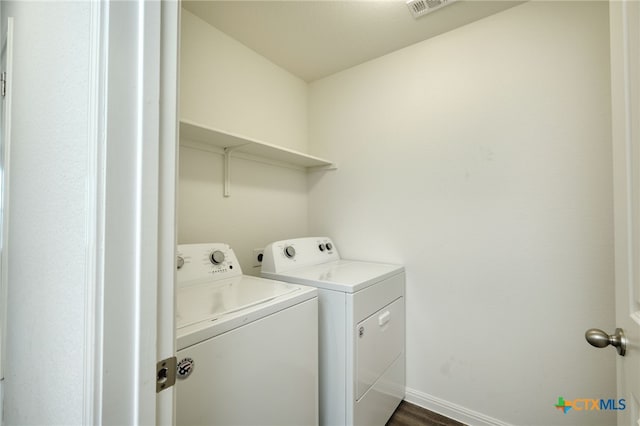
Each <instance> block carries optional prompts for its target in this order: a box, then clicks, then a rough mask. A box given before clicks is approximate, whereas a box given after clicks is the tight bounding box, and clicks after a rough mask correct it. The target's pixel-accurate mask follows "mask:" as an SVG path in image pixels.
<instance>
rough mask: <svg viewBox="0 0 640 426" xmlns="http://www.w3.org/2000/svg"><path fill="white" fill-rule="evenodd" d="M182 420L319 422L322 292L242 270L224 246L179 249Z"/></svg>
mask: <svg viewBox="0 0 640 426" xmlns="http://www.w3.org/2000/svg"><path fill="white" fill-rule="evenodd" d="M177 277H178V280H177V281H178V286H177V316H176V322H177V346H178V351H177V359H178V366H177V373H178V374H177V380H176V401H177V402H176V405H177V406H176V423H177V424H178V425H261V426H262V425H278V426H280V425H291V426H294V425H295V426H299V425H317V424H318V416H319V414H318V333H317V329H318V304H317V300H318V299H317V290H316V289H315V288H312V287H306V286H303V285H299V284H290V283H285V282H281V281H274V280H269V279H265V278H258V277H252V276H246V275H242V269H241V268H240V264H239V263H238V260H237V258H236V256H235V253H234V252H233V250H232V249H231V248H230V247H229V246H228V245H226V244H219V243H212V244H184V245H179V246H178V271H177Z"/></svg>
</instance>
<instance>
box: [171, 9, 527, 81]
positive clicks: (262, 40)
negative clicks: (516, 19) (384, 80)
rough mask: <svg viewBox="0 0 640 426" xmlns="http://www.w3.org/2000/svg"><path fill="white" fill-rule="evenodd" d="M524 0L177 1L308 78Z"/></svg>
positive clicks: (356, 63)
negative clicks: (444, 0) (420, 4)
mask: <svg viewBox="0 0 640 426" xmlns="http://www.w3.org/2000/svg"><path fill="white" fill-rule="evenodd" d="M520 3H523V2H522V1H514V0H498V1H484V0H467V1H458V2H455V3H452V4H449V5H447V6H446V7H443V8H441V9H438V10H435V11H433V12H431V13H429V14H427V15H425V16H422V17H420V18H418V19H414V18H413V17H412V16H411V13H410V12H409V9H408V8H407V5H406V4H405V1H404V0H386V1H366V0H364V1H363V0H351V1H327V0H315V1H313V0H302V1H265V0H261V1H243V0H235V1H205V0H196V1H183V2H182V4H183V6H184V7H185V8H186V9H187V10H189V11H190V12H192V13H194V14H195V15H197V16H199V17H200V18H201V19H203V20H205V21H206V22H208V23H209V24H211V25H212V26H214V27H216V28H218V29H219V30H220V31H222V32H224V33H226V34H227V35H229V36H230V37H232V38H234V39H236V40H238V41H239V42H241V43H243V44H244V45H245V46H247V47H249V48H250V49H252V50H254V51H256V52H258V53H259V54H260V55H262V56H264V57H266V58H268V59H269V60H270V61H272V62H274V63H275V64H277V65H279V66H281V67H282V68H284V69H286V70H288V71H289V72H291V73H292V74H294V75H297V76H298V77H300V78H301V79H303V80H305V81H307V82H311V81H314V80H317V79H320V78H323V77H326V76H328V75H331V74H334V73H336V72H338V71H342V70H344V69H347V68H350V67H352V66H354V65H358V64H360V63H363V62H366V61H368V60H371V59H374V58H377V57H379V56H382V55H385V54H387V53H390V52H393V51H395V50H398V49H401V48H403V47H406V46H409V45H411V44H414V43H417V42H419V41H422V40H425V39H427V38H430V37H434V36H436V35H438V34H442V33H444V32H446V31H449V30H451V29H454V28H457V27H460V26H462V25H465V24H468V23H470V22H473V21H476V20H478V19H481V18H484V17H486V16H489V15H492V14H494V13H497V12H500V11H502V10H505V9H508V8H510V7H513V6H515V5H517V4H520Z"/></svg>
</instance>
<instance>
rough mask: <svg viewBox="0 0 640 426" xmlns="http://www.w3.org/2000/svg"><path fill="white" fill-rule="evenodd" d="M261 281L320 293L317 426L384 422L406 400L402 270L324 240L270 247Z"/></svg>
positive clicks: (370, 424)
mask: <svg viewBox="0 0 640 426" xmlns="http://www.w3.org/2000/svg"><path fill="white" fill-rule="evenodd" d="M262 276H263V277H267V278H272V279H278V280H282V281H287V282H290V283H297V284H304V285H308V286H313V287H316V288H318V305H319V333H320V334H319V336H320V424H321V425H331V426H336V425H363V426H364V425H366V426H373V425H381V426H382V425H384V424H385V423H386V422H387V421H388V420H389V418H390V417H391V415H392V414H393V412H394V410H395V409H396V407H397V406H398V404H399V403H400V401H402V399H403V398H404V396H405V298H404V287H405V273H404V267H403V266H400V265H389V264H382V263H372V262H361V261H354V260H343V259H341V258H340V255H339V254H338V250H337V248H336V247H335V245H334V243H333V241H331V239H329V238H327V237H312V238H298V239H291V240H283V241H277V242H274V243H272V244H269V245H268V246H267V247H266V248H265V250H264V254H263V259H262Z"/></svg>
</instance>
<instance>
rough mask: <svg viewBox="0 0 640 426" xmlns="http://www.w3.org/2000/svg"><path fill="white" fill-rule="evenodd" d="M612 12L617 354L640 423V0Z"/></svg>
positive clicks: (631, 414) (623, 421) (631, 424)
mask: <svg viewBox="0 0 640 426" xmlns="http://www.w3.org/2000/svg"><path fill="white" fill-rule="evenodd" d="M609 16H610V23H611V40H610V41H611V82H612V86H611V88H612V93H611V98H612V111H611V112H612V129H613V159H614V163H613V170H614V206H615V251H616V253H615V264H616V269H615V271H616V326H617V327H619V328H620V329H622V330H623V331H624V334H625V337H626V353H625V355H624V356H618V355H615V353H612V354H611V356H616V358H617V360H618V361H617V366H618V368H617V370H618V377H617V383H618V398H619V399H624V400H625V401H624V406H625V409H624V410H618V425H620V426H623V425H624V426H637V425H640V408H639V407H640V4H639V2H638V1H636V0H628V1H627V0H625V1H618V0H614V1H611V2H610V15H609ZM606 331H607V332H608V333H613V332H614V330H606ZM606 350H610V349H606ZM620 408H622V407H620Z"/></svg>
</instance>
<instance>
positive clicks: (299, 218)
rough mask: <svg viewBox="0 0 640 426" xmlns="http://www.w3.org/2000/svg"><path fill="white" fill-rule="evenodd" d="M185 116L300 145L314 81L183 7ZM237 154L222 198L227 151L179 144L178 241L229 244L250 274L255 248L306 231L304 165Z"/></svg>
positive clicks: (270, 140)
mask: <svg viewBox="0 0 640 426" xmlns="http://www.w3.org/2000/svg"><path fill="white" fill-rule="evenodd" d="M181 37H182V39H181V52H180V55H181V60H180V61H181V68H180V74H181V77H180V84H181V88H180V107H181V112H180V115H181V117H183V118H186V119H189V120H192V121H195V122H197V123H201V124H205V125H208V126H211V127H216V128H219V129H221V130H225V131H228V132H231V133H237V134H240V135H244V136H248V137H251V138H255V139H258V140H262V141H264V142H268V143H272V144H275V145H280V146H285V147H287V148H292V149H295V150H299V151H303V152H304V151H306V149H307V84H306V83H305V82H304V81H302V80H300V79H299V78H297V77H295V76H293V75H292V74H290V73H289V72H287V71H285V70H283V69H282V68H280V67H278V66H276V65H274V64H273V63H271V62H269V61H268V60H266V59H265V58H264V57H262V56H260V55H258V54H257V53H255V52H253V51H252V50H250V49H248V48H247V47H245V46H244V45H242V44H240V43H239V42H237V41H235V40H233V39H231V38H229V37H228V36H226V35H224V34H223V33H221V32H220V31H218V30H217V29H215V28H214V27H212V26H210V25H209V24H207V23H205V22H204V21H202V20H201V19H200V18H198V17H196V16H195V15H193V14H191V13H190V12H188V11H187V10H185V9H182V35H181ZM234 157H235V158H232V160H231V167H232V169H231V197H229V198H224V197H223V196H222V178H223V167H222V156H221V154H220V152H219V151H218V152H216V150H215V149H214V150H213V151H207V150H202V149H194V148H190V147H185V146H181V148H180V171H179V173H180V178H179V188H178V198H179V201H178V242H179V243H180V244H184V243H204V242H226V243H228V244H230V245H231V247H233V248H234V250H235V252H236V255H237V256H238V259H239V261H240V264H241V266H242V268H243V272H244V273H246V274H253V275H258V274H259V272H260V271H259V268H253V267H252V260H253V256H252V253H253V249H254V248H262V247H264V246H265V245H266V244H268V243H269V242H271V241H275V240H280V239H284V238H289V237H291V236H303V235H306V233H307V229H308V226H307V225H308V217H307V202H308V200H307V178H306V173H305V172H304V171H302V170H296V169H291V168H284V167H279V166H274V165H272V164H268V163H264V162H260V161H255V160H251V159H247V158H239V157H238V156H236V155H235V154H234Z"/></svg>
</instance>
